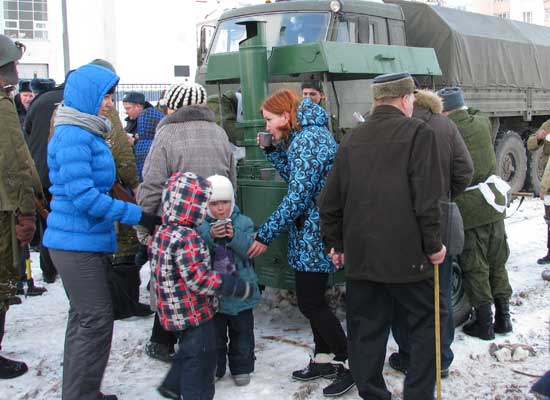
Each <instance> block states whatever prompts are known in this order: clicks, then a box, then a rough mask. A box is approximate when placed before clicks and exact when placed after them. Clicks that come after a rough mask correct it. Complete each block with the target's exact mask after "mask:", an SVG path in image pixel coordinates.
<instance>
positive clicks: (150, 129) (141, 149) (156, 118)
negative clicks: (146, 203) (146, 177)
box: [134, 107, 164, 182]
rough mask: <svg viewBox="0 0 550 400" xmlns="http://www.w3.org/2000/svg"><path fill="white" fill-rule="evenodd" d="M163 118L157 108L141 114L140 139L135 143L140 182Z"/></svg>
mask: <svg viewBox="0 0 550 400" xmlns="http://www.w3.org/2000/svg"><path fill="white" fill-rule="evenodd" d="M162 118H164V114H163V113H161V112H160V111H159V110H157V109H156V108H155V107H149V108H147V109H145V110H143V111H142V112H140V113H139V116H138V119H137V129H136V133H137V138H138V139H137V141H136V142H135V143H134V154H135V156H136V166H137V170H138V179H139V181H140V182H141V181H143V177H142V171H143V164H144V163H145V158H146V157H147V154H149V149H150V148H151V145H152V144H153V139H154V137H155V130H156V129H157V125H158V123H159V122H160V120H161V119H162Z"/></svg>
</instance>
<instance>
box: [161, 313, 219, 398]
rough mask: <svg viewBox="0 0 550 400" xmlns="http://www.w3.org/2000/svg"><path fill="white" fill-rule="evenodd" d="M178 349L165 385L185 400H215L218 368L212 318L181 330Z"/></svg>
mask: <svg viewBox="0 0 550 400" xmlns="http://www.w3.org/2000/svg"><path fill="white" fill-rule="evenodd" d="M177 335H178V339H179V341H178V345H179V348H178V352H177V353H176V355H175V356H174V359H173V361H172V367H171V368H170V371H168V375H166V378H164V382H163V383H162V386H164V387H165V388H167V389H170V390H172V391H173V392H175V393H180V394H181V398H182V399H183V400H212V399H213V398H214V372H215V370H216V326H215V323H214V320H212V319H210V320H208V321H206V322H205V323H203V324H201V325H199V326H197V327H189V328H187V329H186V330H184V331H181V332H177Z"/></svg>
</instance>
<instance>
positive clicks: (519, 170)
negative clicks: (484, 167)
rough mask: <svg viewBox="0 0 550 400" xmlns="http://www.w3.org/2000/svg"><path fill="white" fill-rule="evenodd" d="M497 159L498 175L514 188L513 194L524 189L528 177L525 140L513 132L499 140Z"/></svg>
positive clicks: (497, 143)
mask: <svg viewBox="0 0 550 400" xmlns="http://www.w3.org/2000/svg"><path fill="white" fill-rule="evenodd" d="M495 148H496V150H495V153H496V157H497V175H498V176H500V177H501V178H502V179H504V180H505V181H506V182H508V184H509V185H510V186H511V188H512V192H519V191H521V189H523V185H524V184H525V178H526V177H527V153H526V150H525V146H524V145H523V140H521V137H520V136H519V135H518V134H517V133H516V132H513V131H508V132H506V133H504V134H503V135H502V136H501V137H499V138H497V142H496V145H495Z"/></svg>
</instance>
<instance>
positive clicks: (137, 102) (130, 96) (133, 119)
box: [122, 92, 153, 137]
mask: <svg viewBox="0 0 550 400" xmlns="http://www.w3.org/2000/svg"><path fill="white" fill-rule="evenodd" d="M122 105H123V106H124V111H125V112H126V115H127V117H126V119H125V121H126V127H125V128H124V130H125V131H126V132H127V133H129V134H130V135H131V136H132V137H133V136H134V135H135V134H136V131H137V120H138V116H139V114H140V113H141V112H142V111H143V110H144V109H146V108H149V107H153V105H152V104H151V103H149V102H148V101H145V95H144V94H143V93H140V92H127V93H126V94H125V95H124V97H123V98H122Z"/></svg>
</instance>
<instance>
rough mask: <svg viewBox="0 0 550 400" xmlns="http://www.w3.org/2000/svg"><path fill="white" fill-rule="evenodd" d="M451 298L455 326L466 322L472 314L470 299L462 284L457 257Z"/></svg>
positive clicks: (454, 265) (454, 262) (454, 264)
mask: <svg viewBox="0 0 550 400" xmlns="http://www.w3.org/2000/svg"><path fill="white" fill-rule="evenodd" d="M451 289H452V294H451V300H452V303H453V319H454V323H455V326H459V325H460V324H462V323H464V322H465V321H466V320H467V319H468V317H469V315H470V310H471V308H472V307H471V306H470V301H469V300H468V296H467V295H466V293H465V292H464V287H463V286H462V269H461V268H460V265H458V262H457V261H456V259H454V260H453V283H452V288H451Z"/></svg>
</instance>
